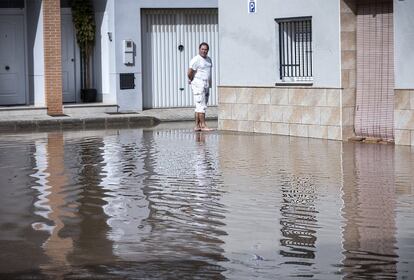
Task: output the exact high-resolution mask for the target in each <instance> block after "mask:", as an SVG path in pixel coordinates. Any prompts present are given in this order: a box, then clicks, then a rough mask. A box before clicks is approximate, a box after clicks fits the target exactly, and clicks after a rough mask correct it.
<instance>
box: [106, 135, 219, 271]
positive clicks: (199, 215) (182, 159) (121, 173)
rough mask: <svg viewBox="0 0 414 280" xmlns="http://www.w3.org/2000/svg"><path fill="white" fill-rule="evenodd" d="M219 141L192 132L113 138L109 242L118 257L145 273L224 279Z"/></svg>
mask: <svg viewBox="0 0 414 280" xmlns="http://www.w3.org/2000/svg"><path fill="white" fill-rule="evenodd" d="M195 137H197V138H196V139H195ZM204 137H205V138H204ZM217 138H218V136H217V135H213V134H210V135H208V136H200V135H197V134H195V133H194V132H193V131H192V130H188V129H171V130H136V129H135V130H122V131H119V134H118V135H117V136H111V137H107V138H106V139H105V148H104V151H103V157H104V162H105V167H104V169H103V175H104V178H103V179H102V183H101V185H102V186H103V188H104V189H105V190H106V191H107V194H108V196H107V197H106V198H105V200H106V202H107V204H106V205H105V206H104V211H105V213H106V214H107V215H108V216H109V218H108V225H109V226H110V227H111V231H110V233H109V235H108V237H109V238H110V239H111V240H112V241H113V242H114V244H113V248H114V249H113V252H114V254H116V255H117V256H118V257H119V258H120V259H122V260H123V261H127V262H134V263H135V265H132V266H133V267H134V269H135V270H136V273H139V275H141V276H142V275H144V276H146V277H156V276H157V275H159V273H161V272H162V273H166V271H169V272H168V274H167V275H170V276H171V277H178V276H179V275H181V276H184V277H189V276H190V275H193V276H197V275H198V276H200V275H202V274H203V275H204V276H206V277H207V276H208V277H215V278H216V279H218V278H221V276H220V275H221V271H222V268H220V267H219V266H218V265H217V262H218V261H220V260H223V256H222V252H223V250H222V248H221V247H220V244H221V243H222V241H221V240H220V237H221V236H222V235H224V234H225V233H224V232H222V231H221V230H220V229H219V227H220V225H222V222H221V220H222V219H223V211H224V210H223V209H221V207H222V205H220V203H219V201H220V197H221V191H220V185H221V181H220V179H219V175H218V172H219V171H218V166H217V152H216V148H215V147H216V143H217ZM203 141H205V142H203ZM195 145H196V146H197V147H194V146H195ZM183 150H184V152H183Z"/></svg>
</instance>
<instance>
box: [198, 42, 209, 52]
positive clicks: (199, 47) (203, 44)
mask: <svg viewBox="0 0 414 280" xmlns="http://www.w3.org/2000/svg"><path fill="white" fill-rule="evenodd" d="M202 46H206V47H207V50H210V46H209V45H208V44H207V43H206V42H202V43H201V44H200V45H199V46H198V49H201V47H202Z"/></svg>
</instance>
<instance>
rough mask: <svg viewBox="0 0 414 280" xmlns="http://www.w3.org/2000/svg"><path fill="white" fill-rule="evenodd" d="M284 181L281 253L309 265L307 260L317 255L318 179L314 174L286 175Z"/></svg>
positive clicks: (297, 262) (299, 262) (292, 261)
mask: <svg viewBox="0 0 414 280" xmlns="http://www.w3.org/2000/svg"><path fill="white" fill-rule="evenodd" d="M282 181H284V183H283V184H282V187H281V191H282V196H283V202H282V206H281V208H280V212H281V218H280V224H281V225H282V228H281V232H282V236H283V237H282V238H281V239H280V243H281V245H282V247H281V250H280V254H281V255H282V256H284V257H287V258H289V260H288V261H287V262H288V263H291V264H301V265H310V264H311V263H308V262H306V261H305V260H306V259H314V258H315V249H314V248H315V242H316V229H317V228H318V226H317V218H316V215H317V213H318V212H317V210H316V207H315V203H316V199H317V193H316V187H315V183H314V182H313V181H314V180H313V179H312V176H306V177H305V176H294V175H292V176H284V178H283V179H282ZM285 248H286V249H285ZM287 249H289V250H287Z"/></svg>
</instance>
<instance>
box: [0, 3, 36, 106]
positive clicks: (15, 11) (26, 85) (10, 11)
mask: <svg viewBox="0 0 414 280" xmlns="http://www.w3.org/2000/svg"><path fill="white" fill-rule="evenodd" d="M25 7H26V3H25ZM2 15H9V16H13V15H19V16H23V48H24V50H23V53H24V57H23V68H24V70H23V75H24V99H25V105H29V103H30V100H29V69H28V67H27V58H28V54H29V50H28V46H27V13H26V8H23V9H18V8H10V9H9V8H4V9H0V17H1V16H2Z"/></svg>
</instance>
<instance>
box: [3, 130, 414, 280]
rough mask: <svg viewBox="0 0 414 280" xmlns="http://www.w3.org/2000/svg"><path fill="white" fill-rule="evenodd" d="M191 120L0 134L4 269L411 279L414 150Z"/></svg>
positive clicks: (13, 274)
mask: <svg viewBox="0 0 414 280" xmlns="http://www.w3.org/2000/svg"><path fill="white" fill-rule="evenodd" d="M191 127H192V124H191V123H190V124H167V125H164V126H159V127H156V128H152V129H148V128H146V129H113V130H95V131H68V132H45V133H31V134H14V135H11V134H9V135H5V134H3V135H0V186H1V188H0V251H1V254H0V279H238V280H239V279H309V278H312V279H414V196H413V191H414V149H413V150H412V149H411V148H410V147H398V146H392V145H380V144H378V145H377V144H360V143H342V142H338V141H326V140H318V139H305V138H294V137H282V136H275V135H259V134H256V135H255V134H246V133H230V132H220V131H213V132H206V133H195V132H193V131H192V129H191Z"/></svg>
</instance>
